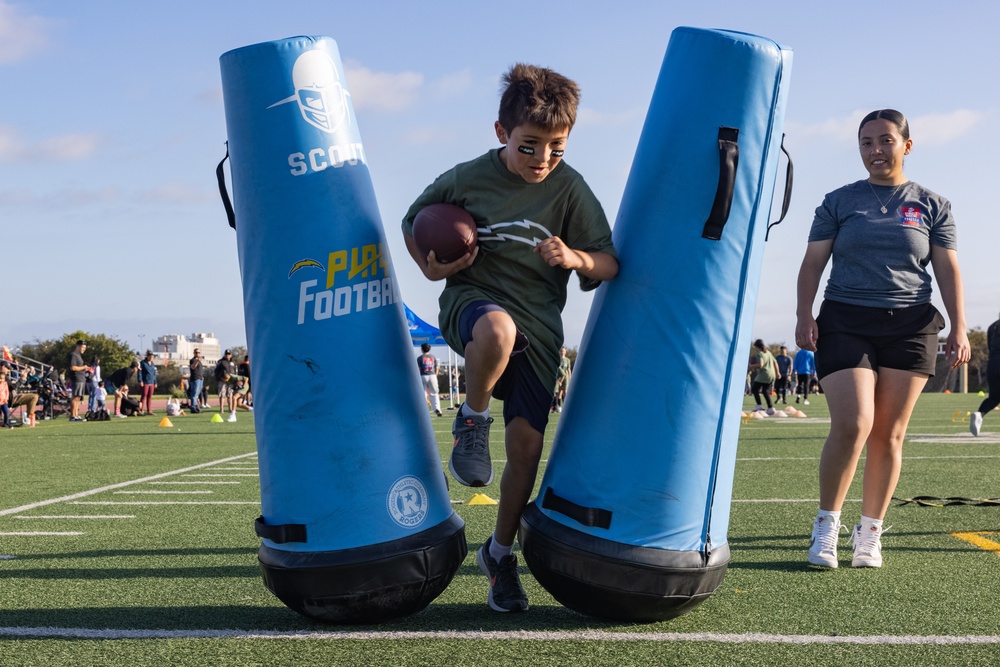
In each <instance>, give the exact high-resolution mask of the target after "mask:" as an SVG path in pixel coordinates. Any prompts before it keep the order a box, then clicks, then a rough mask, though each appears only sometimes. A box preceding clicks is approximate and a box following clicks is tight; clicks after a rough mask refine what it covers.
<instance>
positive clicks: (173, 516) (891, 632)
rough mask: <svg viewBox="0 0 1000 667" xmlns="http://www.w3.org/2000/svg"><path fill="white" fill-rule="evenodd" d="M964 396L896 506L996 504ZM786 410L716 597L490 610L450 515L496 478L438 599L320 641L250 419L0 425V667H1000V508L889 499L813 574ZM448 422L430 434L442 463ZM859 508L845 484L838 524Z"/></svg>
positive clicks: (908, 473)
mask: <svg viewBox="0 0 1000 667" xmlns="http://www.w3.org/2000/svg"><path fill="white" fill-rule="evenodd" d="M979 400H981V399H979V398H977V397H974V396H960V395H940V394H933V395H925V396H923V397H921V399H920V403H919V404H918V407H917V410H916V414H915V416H914V418H913V420H912V422H911V425H910V431H909V434H908V437H907V444H906V448H905V453H904V458H905V460H904V466H903V475H902V479H901V481H900V484H899V488H898V490H897V496H899V497H901V498H912V497H915V496H935V497H967V498H971V499H982V498H995V497H998V496H1000V484H998V480H1000V475H998V463H1000V413H994V414H992V415H990V416H989V417H988V418H987V420H986V423H985V427H984V433H983V434H982V435H981V436H980V437H979V438H972V437H970V436H969V434H968V425H967V423H963V422H962V421H961V419H962V417H963V416H964V414H965V411H967V410H970V409H975V407H976V406H977V405H978V402H979ZM748 405H749V402H748ZM800 407H802V408H803V409H804V410H805V411H806V412H807V414H808V417H809V418H808V419H791V418H789V419H778V418H770V419H766V420H750V421H749V422H748V423H746V424H745V425H744V426H743V427H742V432H741V436H740V445H739V454H738V458H739V460H738V462H737V466H736V481H735V488H734V492H733V499H734V505H733V512H732V518H731V521H730V525H729V542H730V545H731V549H732V561H731V563H730V565H729V569H728V572H727V574H726V579H725V582H724V584H723V586H722V588H721V589H720V590H719V591H718V592H716V593H715V595H713V596H712V597H711V598H709V600H708V601H707V602H705V603H704V604H703V605H701V606H700V607H698V608H696V609H695V610H694V611H692V612H690V613H688V614H686V615H684V616H681V617H679V618H676V619H673V620H671V621H666V622H662V623H652V624H619V623H610V622H607V621H603V620H600V619H595V618H589V617H585V616H581V615H578V614H576V613H574V612H572V611H569V610H567V609H565V608H563V607H561V606H560V605H558V604H557V603H556V602H555V601H554V600H553V599H552V598H551V597H550V596H549V595H548V594H547V593H546V592H545V591H544V590H543V589H542V588H540V587H539V586H538V585H537V584H536V582H535V581H534V579H533V578H532V577H531V576H530V574H528V573H527V572H526V571H524V568H523V567H522V571H524V573H523V575H522V577H523V581H524V584H525V588H526V589H527V591H528V595H529V598H530V600H531V610H530V611H529V612H528V613H526V614H520V615H503V614H497V613H494V612H492V611H490V610H489V608H488V607H487V606H486V602H485V598H486V579H485V577H483V576H482V574H480V572H479V569H478V567H477V566H476V564H475V556H474V552H475V550H476V549H478V548H479V546H480V545H481V544H482V542H483V540H484V539H485V538H486V537H487V536H488V535H489V533H490V531H491V530H492V524H493V519H494V517H495V513H496V507H495V506H493V505H467V504H464V501H467V500H469V499H470V498H471V497H472V495H473V493H474V492H477V491H483V492H485V493H486V494H487V495H488V496H491V497H493V498H496V497H497V494H498V493H499V491H498V482H495V483H494V484H493V485H492V486H490V487H487V488H486V489H475V490H473V489H467V488H465V487H461V486H459V485H458V484H456V483H454V482H452V484H451V497H452V499H453V501H456V502H458V503H460V504H456V505H455V507H456V511H457V512H458V513H459V515H460V516H461V517H462V518H463V519H464V520H465V522H466V537H467V539H468V543H469V556H468V557H467V558H466V561H465V562H464V563H463V565H462V566H461V568H460V569H459V572H458V574H457V576H456V577H455V579H454V580H453V581H452V583H451V585H450V586H449V587H448V588H447V590H445V591H444V593H443V594H442V595H441V596H440V597H439V598H437V599H436V600H435V601H434V602H432V603H431V604H430V606H429V607H427V608H426V609H425V610H423V611H421V612H420V613H417V614H414V615H412V616H410V617H407V618H404V619H400V620H396V621H393V622H390V623H386V624H384V625H379V626H351V627H337V626H326V625H320V624H317V623H314V622H312V621H310V620H308V619H306V618H304V617H301V616H299V615H297V614H295V613H294V612H292V611H290V610H288V609H287V608H286V607H284V606H283V605H282V604H281V603H280V602H279V601H278V600H277V599H276V598H274V596H272V595H271V594H270V592H268V591H267V589H265V588H264V586H263V584H262V583H261V579H260V575H259V572H258V568H257V562H256V550H257V547H258V546H259V540H258V538H257V537H256V536H255V535H254V532H253V528H252V522H253V519H254V518H255V517H256V516H257V515H258V514H259V501H260V495H259V486H258V483H257V474H256V473H257V468H256V456H255V442H254V438H253V418H252V415H247V414H241V415H240V420H239V421H238V422H236V423H234V424H230V423H222V424H213V423H211V422H210V421H209V419H210V416H211V415H207V416H206V415H204V414H202V415H194V416H186V417H180V418H175V419H174V420H173V428H166V427H159V426H158V425H157V424H158V420H159V417H156V418H137V419H129V420H114V421H111V422H100V423H93V424H91V423H85V424H71V423H67V422H66V420H65V419H59V420H56V421H50V422H40V423H39V425H38V427H36V428H34V429H28V428H17V429H14V430H10V431H8V430H3V431H2V432H0V470H2V471H3V472H2V479H3V483H2V486H0V489H2V491H0V554H4V555H11V556H14V557H15V558H14V559H8V560H0V665H2V666H4V667H7V666H15V665H45V666H47V667H54V666H56V665H74V666H75V665H123V666H125V665H128V666H132V665H161V666H166V665H170V666H173V665H192V666H194V665H198V666H203V665H214V664H221V665H441V666H448V667H451V666H457V665H507V664H516V665H525V666H526V667H529V666H534V665H574V666H578V667H583V666H588V665H633V664H634V665H706V664H707V665H768V666H769V667H774V666H775V665H824V666H825V665H852V666H854V665H900V666H903V665H905V666H907V667H909V666H913V665H935V666H936V665H1000V614H998V612H997V608H998V593H1000V583H998V582H1000V506H993V507H990V506H971V505H968V504H966V505H956V506H946V507H928V506H921V505H918V504H915V503H910V504H905V505H899V504H895V505H894V507H893V508H892V509H890V511H889V515H888V516H887V519H886V525H891V526H892V528H891V530H889V531H888V532H887V534H886V535H885V537H884V545H885V549H884V557H885V566H884V567H883V568H882V569H881V570H855V569H852V568H850V567H841V569H839V570H836V571H819V570H812V569H810V568H808V567H806V565H805V556H806V548H807V543H808V539H809V531H810V529H811V522H812V518H813V516H814V513H815V510H816V507H817V502H818V501H817V498H818V492H817V481H816V476H817V466H818V456H819V452H820V448H821V446H822V443H823V439H824V438H825V435H826V430H827V425H826V422H825V418H826V417H827V413H826V406H825V402H824V399H823V397H821V396H820V397H816V398H815V399H814V400H813V401H812V405H810V406H800ZM956 413H958V414H957V415H956ZM448 414H449V413H446V418H443V419H433V424H434V427H435V430H436V433H437V435H438V439H439V443H440V450H441V455H442V460H443V461H444V460H445V457H446V455H447V452H448V450H449V448H450V444H451V443H450V440H451V437H450V418H449V417H447V415H448ZM450 414H454V413H450ZM498 414H499V412H498ZM553 417H557V415H553ZM554 426H555V420H553V423H552V424H550V427H549V438H551V436H552V434H554V432H555V428H554ZM501 435H502V429H500V428H496V427H495V428H494V430H493V457H494V463H495V465H497V468H498V470H499V467H500V465H502V460H503V448H502V442H501ZM636 464H637V465H641V464H642V462H641V461H637V462H636ZM497 480H499V475H498V476H497ZM859 498H860V477H859V479H858V482H857V483H856V486H855V488H852V493H851V494H850V496H849V501H848V503H847V505H846V506H845V508H844V521H845V523H853V522H854V521H855V520H856V518H857V514H858V512H859V508H860V504H859V503H858V499H859ZM956 534H964V535H961V536H956ZM841 544H842V547H841V548H842V558H841V561H842V563H843V564H844V565H848V564H849V556H848V555H847V554H848V553H849V546H848V545H847V539H846V536H845V538H844V539H843V540H842V543H841ZM845 556H846V559H847V561H848V562H847V563H844V560H845Z"/></svg>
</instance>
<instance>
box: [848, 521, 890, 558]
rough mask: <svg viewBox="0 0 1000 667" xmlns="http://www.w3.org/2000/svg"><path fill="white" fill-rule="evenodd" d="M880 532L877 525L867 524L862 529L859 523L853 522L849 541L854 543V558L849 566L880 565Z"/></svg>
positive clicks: (880, 529)
mask: <svg viewBox="0 0 1000 667" xmlns="http://www.w3.org/2000/svg"><path fill="white" fill-rule="evenodd" d="M882 533H883V530H882V528H880V527H879V526H874V525H872V526H868V528H867V529H865V530H862V529H861V524H860V523H859V524H855V526H854V532H853V533H851V543H852V544H853V545H854V560H852V561H851V567H882Z"/></svg>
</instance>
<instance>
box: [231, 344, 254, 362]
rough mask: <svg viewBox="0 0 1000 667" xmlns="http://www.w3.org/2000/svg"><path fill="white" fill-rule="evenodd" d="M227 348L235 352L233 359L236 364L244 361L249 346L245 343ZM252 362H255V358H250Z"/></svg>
mask: <svg viewBox="0 0 1000 667" xmlns="http://www.w3.org/2000/svg"><path fill="white" fill-rule="evenodd" d="M226 349H227V350H229V351H230V352H232V353H233V361H234V362H236V364H241V363H243V357H245V356H247V348H246V347H245V346H243V345H234V346H233V347H229V348H226ZM250 363H253V359H251V360H250Z"/></svg>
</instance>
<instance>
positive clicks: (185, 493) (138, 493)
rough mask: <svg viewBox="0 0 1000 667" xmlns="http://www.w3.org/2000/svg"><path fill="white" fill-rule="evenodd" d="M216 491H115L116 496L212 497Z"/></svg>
mask: <svg viewBox="0 0 1000 667" xmlns="http://www.w3.org/2000/svg"><path fill="white" fill-rule="evenodd" d="M213 493H215V491H157V490H153V491H115V495H116V496H199V495H201V496H210V495H212V494H213Z"/></svg>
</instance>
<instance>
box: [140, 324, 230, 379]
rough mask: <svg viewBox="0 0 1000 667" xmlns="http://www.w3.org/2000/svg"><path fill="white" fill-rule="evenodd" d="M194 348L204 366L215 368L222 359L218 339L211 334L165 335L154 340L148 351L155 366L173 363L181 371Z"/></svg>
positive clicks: (192, 354)
mask: <svg viewBox="0 0 1000 667" xmlns="http://www.w3.org/2000/svg"><path fill="white" fill-rule="evenodd" d="M195 348H198V349H199V350H201V356H202V358H203V359H204V360H205V365H206V366H215V364H216V362H218V361H219V359H220V358H221V357H222V349H221V347H220V346H219V339H218V338H216V337H215V334H213V333H193V334H191V335H190V336H184V335H182V334H165V335H163V336H160V337H159V338H157V339H156V340H154V341H153V345H152V347H150V348H149V349H151V350H152V351H153V355H154V362H155V363H156V364H157V365H160V366H165V365H167V364H168V363H170V362H173V363H174V364H175V365H177V366H178V367H180V368H181V369H182V370H183V369H186V368H187V364H188V362H189V361H191V357H193V356H194V349H195Z"/></svg>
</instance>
